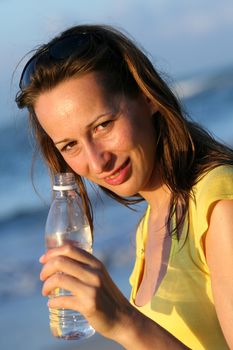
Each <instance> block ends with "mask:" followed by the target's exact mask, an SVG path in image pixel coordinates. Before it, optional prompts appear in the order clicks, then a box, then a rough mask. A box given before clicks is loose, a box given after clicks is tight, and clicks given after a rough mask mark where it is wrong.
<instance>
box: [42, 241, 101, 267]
mask: <svg viewBox="0 0 233 350" xmlns="http://www.w3.org/2000/svg"><path fill="white" fill-rule="evenodd" d="M59 255H63V256H67V257H69V258H71V259H74V260H77V261H79V262H82V263H84V264H88V265H90V266H92V267H94V268H95V267H96V268H98V267H99V266H100V261H99V260H98V259H96V258H95V257H94V256H93V255H92V254H90V253H88V252H86V251H85V250H83V249H80V248H78V247H75V246H74V245H72V244H66V245H63V246H61V247H57V248H53V249H49V250H48V251H47V252H46V253H45V254H44V255H42V256H41V257H40V262H41V263H42V264H45V263H46V262H48V261H49V260H50V259H52V258H54V257H56V256H59Z"/></svg>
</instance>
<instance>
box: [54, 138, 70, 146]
mask: <svg viewBox="0 0 233 350" xmlns="http://www.w3.org/2000/svg"><path fill="white" fill-rule="evenodd" d="M68 141H70V140H69V139H63V140H61V141H57V142H54V145H58V144H59V143H64V142H68Z"/></svg>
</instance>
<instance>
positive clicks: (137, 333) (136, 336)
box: [114, 306, 188, 350]
mask: <svg viewBox="0 0 233 350" xmlns="http://www.w3.org/2000/svg"><path fill="white" fill-rule="evenodd" d="M121 317H122V319H121V322H120V325H119V327H118V329H117V331H116V333H115V336H114V340H115V341H116V342H117V343H119V344H121V345H122V346H123V347H124V348H125V349H127V350H151V349H160V350H163V349H164V350H165V349H166V350H169V349H171V350H181V349H188V348H187V347H186V346H185V345H184V344H183V343H181V342H180V341H179V340H178V339H177V338H175V337H174V336H173V335H172V334H171V333H169V332H167V331H166V330H165V329H164V328H162V327H161V326H160V325H158V324H157V323H156V322H154V321H153V320H151V319H150V318H148V317H146V316H145V315H144V314H142V313H141V312H140V311H138V310H137V309H136V308H134V307H133V306H131V307H130V308H129V309H128V312H126V313H124V314H123V315H122V316H121Z"/></svg>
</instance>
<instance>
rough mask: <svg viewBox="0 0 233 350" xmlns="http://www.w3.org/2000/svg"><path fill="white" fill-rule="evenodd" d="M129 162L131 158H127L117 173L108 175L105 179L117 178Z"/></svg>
mask: <svg viewBox="0 0 233 350" xmlns="http://www.w3.org/2000/svg"><path fill="white" fill-rule="evenodd" d="M128 164H129V159H127V160H126V161H125V162H124V163H123V164H122V166H121V167H120V168H119V169H118V170H117V171H116V172H115V173H113V174H112V175H110V176H106V178H105V179H106V180H108V179H110V180H111V179H115V178H116V177H117V176H118V175H119V174H120V172H121V170H122V169H124V168H125V167H126V166H127V165H128Z"/></svg>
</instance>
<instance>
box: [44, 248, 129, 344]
mask: <svg viewBox="0 0 233 350" xmlns="http://www.w3.org/2000/svg"><path fill="white" fill-rule="evenodd" d="M40 262H41V263H42V264H43V265H44V266H43V268H42V271H41V274H40V278H41V280H42V281H44V285H43V288H42V294H43V295H44V296H48V295H49V294H51V293H52V292H53V291H54V290H55V289H56V288H62V289H66V290H68V291H70V292H71V293H72V295H71V296H59V297H55V298H51V299H50V300H49V303H48V305H49V307H50V308H64V309H72V310H76V311H78V312H80V313H81V314H83V315H84V317H85V318H86V319H87V320H88V321H89V322H90V324H91V325H92V326H93V327H94V328H95V330H96V331H97V332H99V333H101V334H102V335H104V336H105V337H108V338H111V339H114V340H117V338H118V337H119V336H120V332H121V331H123V332H125V327H127V322H129V320H130V319H131V313H132V312H133V309H134V308H133V307H132V306H131V305H130V303H129V302H128V300H127V299H126V298H125V297H124V295H123V294H122V293H121V292H120V290H119V289H118V288H117V287H116V285H115V284H114V283H113V281H112V279H111V278H110V276H109V274H108V272H107V271H106V269H105V267H104V266H103V264H102V263H101V262H100V261H99V260H97V259H96V258H95V257H94V256H93V255H91V254H89V253H88V252H86V251H84V250H82V249H79V248H76V247H74V246H72V245H69V244H67V245H64V246H62V247H59V248H54V249H51V250H49V251H47V252H46V253H45V255H43V256H42V257H41V258H40Z"/></svg>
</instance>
